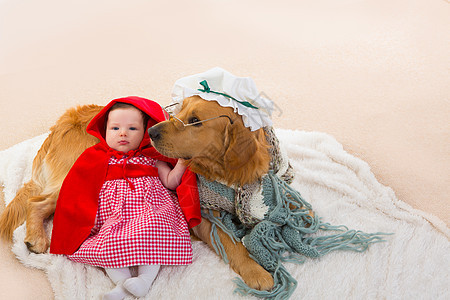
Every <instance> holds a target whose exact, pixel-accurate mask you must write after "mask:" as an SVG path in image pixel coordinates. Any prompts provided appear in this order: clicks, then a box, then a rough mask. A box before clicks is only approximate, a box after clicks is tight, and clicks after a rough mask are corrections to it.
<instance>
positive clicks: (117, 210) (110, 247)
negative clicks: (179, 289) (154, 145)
mask: <svg viewBox="0 0 450 300" xmlns="http://www.w3.org/2000/svg"><path fill="white" fill-rule="evenodd" d="M155 162H156V161H155V160H154V159H152V158H149V157H145V156H142V155H141V156H138V157H133V158H130V159H129V160H128V161H126V163H131V164H143V165H151V166H155ZM123 163H124V158H121V159H117V158H115V157H112V158H111V159H110V161H109V164H123ZM128 180H129V181H131V182H132V183H133V184H134V190H132V189H131V188H130V185H129V183H128V182H127V181H126V180H125V179H114V180H109V181H105V183H104V184H103V186H102V188H101V191H100V196H99V204H98V211H97V220H96V223H95V226H94V228H93V229H92V231H91V235H90V236H89V237H88V238H87V239H86V240H85V241H84V242H83V244H82V245H81V246H80V248H79V249H78V250H77V251H76V252H75V253H74V254H72V255H69V256H68V258H69V259H71V260H72V261H76V262H81V263H85V264H90V265H94V266H98V267H103V268H123V267H130V266H136V265H186V264H190V263H192V245H191V240H190V236H189V229H188V225H187V223H186V220H185V217H184V215H183V213H182V212H181V208H180V206H179V204H178V200H177V198H176V196H175V195H174V194H173V193H172V192H170V191H169V190H168V189H166V188H165V187H164V186H163V184H162V183H161V180H160V179H159V177H151V176H144V177H137V178H128Z"/></svg>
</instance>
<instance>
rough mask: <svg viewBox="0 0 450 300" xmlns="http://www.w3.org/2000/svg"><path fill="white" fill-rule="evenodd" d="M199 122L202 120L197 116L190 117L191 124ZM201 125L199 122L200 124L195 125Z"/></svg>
mask: <svg viewBox="0 0 450 300" xmlns="http://www.w3.org/2000/svg"><path fill="white" fill-rule="evenodd" d="M197 122H200V120H199V119H197V118H196V117H192V118H189V124H193V123H197ZM201 125H202V124H201V123H199V124H195V125H194V126H201Z"/></svg>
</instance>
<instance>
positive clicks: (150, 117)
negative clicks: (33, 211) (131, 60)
mask: <svg viewBox="0 0 450 300" xmlns="http://www.w3.org/2000/svg"><path fill="white" fill-rule="evenodd" d="M149 101H150V100H147V99H143V98H138V97H128V98H122V99H117V100H113V101H112V103H110V104H109V105H107V106H106V107H105V109H103V110H102V111H101V112H100V113H99V114H98V115H97V116H96V117H94V119H93V120H92V121H91V123H90V124H89V126H88V132H89V133H90V134H93V135H94V136H96V137H98V138H99V139H100V143H99V144H97V145H96V146H93V147H91V148H92V149H94V150H92V149H91V148H89V149H87V150H86V151H85V153H86V154H85V153H83V154H82V155H81V156H80V158H79V159H78V160H77V162H76V163H75V165H74V167H72V169H71V171H70V172H69V174H68V176H67V177H66V179H65V181H64V184H63V187H62V189H61V193H60V198H59V199H58V201H57V208H56V211H55V218H54V229H53V233H52V242H51V248H50V252H51V253H55V254H66V255H67V257H68V258H69V259H70V260H72V261H76V262H81V263H85V264H90V265H93V266H98V267H102V268H104V269H105V272H106V274H107V275H108V276H109V278H110V279H111V280H112V281H113V282H114V283H115V285H116V286H115V288H114V289H112V290H111V291H109V292H108V293H106V294H105V295H104V297H103V298H104V299H123V298H124V297H126V296H127V295H129V294H132V295H133V296H135V297H143V296H145V295H146V294H147V293H148V292H149V290H150V287H151V285H152V283H153V281H154V279H155V277H156V275H157V274H158V271H159V269H160V266H161V265H186V264H190V263H191V262H192V246H191V241H190V236H189V225H190V226H191V227H192V226H195V225H197V224H198V223H199V222H200V205H199V203H198V193H196V190H193V192H192V193H189V195H188V197H187V198H188V199H187V200H186V199H185V200H184V202H185V203H186V206H188V207H189V209H188V210H187V211H188V214H189V215H186V216H185V215H184V214H183V209H182V207H180V204H179V202H178V199H177V197H176V196H175V195H174V193H173V192H172V191H171V190H175V189H177V187H179V186H180V184H182V178H184V177H183V176H184V174H185V172H186V173H188V172H189V171H188V170H187V171H186V165H185V164H184V163H183V161H181V160H178V162H176V164H175V167H174V168H172V167H171V166H170V165H169V163H168V162H172V163H174V161H173V160H171V159H168V158H166V157H164V156H162V155H161V154H159V153H157V152H156V150H155V149H154V148H153V147H152V146H151V145H150V139H149V137H148V134H147V129H148V127H149V126H150V125H152V124H156V123H157V122H159V121H161V120H162V119H163V118H164V112H163V111H162V109H161V108H160V106H159V105H157V106H155V105H153V103H155V102H153V101H150V102H153V103H150V102H149ZM149 104H150V105H151V107H150V108H149V107H148V106H149ZM96 147H97V148H96ZM90 149H91V150H90ZM91 152H92V153H93V154H92V153H91ZM99 157H100V159H99ZM87 161H92V169H91V170H89V172H88V173H94V172H96V171H99V173H100V174H98V176H97V177H102V176H103V183H102V184H101V186H100V187H99V188H98V187H97V188H93V189H94V190H95V189H96V190H95V191H97V190H98V192H95V193H91V194H97V196H96V199H95V201H94V200H91V201H90V202H89V203H88V205H87V206H92V207H91V208H89V209H86V208H84V209H80V207H84V205H83V206H82V205H81V203H79V204H78V206H80V207H78V208H77V210H76V211H73V209H67V206H66V205H64V203H73V202H77V201H78V200H77V199H73V198H74V196H73V194H74V193H73V192H71V193H69V192H65V191H66V190H67V189H68V188H67V187H65V186H66V185H67V186H69V187H70V186H71V185H72V184H73V183H67V184H66V182H69V181H71V180H74V178H75V177H76V176H78V177H81V180H82V181H84V183H83V188H82V189H88V190H89V189H91V187H90V185H91V184H93V185H94V186H95V185H98V184H95V183H93V182H91V180H87V179H83V177H84V176H82V175H81V176H80V175H72V173H76V174H77V173H80V172H78V171H77V168H78V165H80V164H81V165H86V162H87ZM94 161H95V162H94ZM101 164H105V166H103V167H101ZM97 165H98V166H97ZM72 170H73V171H72ZM105 172H106V175H104V173H105ZM188 175H189V174H188ZM74 176H75V177H74ZM88 177H89V176H88ZM91 177H93V176H91ZM77 180H80V178H78V179H77ZM194 180H195V176H194ZM193 183H194V181H193V180H192V179H191V181H190V182H189V186H192V184H193ZM195 184H196V183H194V186H193V187H194V188H195V189H196V185H195ZM76 197H79V196H78V195H77V196H76ZM185 198H186V197H185ZM68 199H70V200H68ZM193 206H194V207H195V209H194V210H192V207H193ZM197 206H198V209H197ZM192 211H194V213H192ZM84 214H86V215H88V216H89V217H86V215H84ZM67 218H75V219H77V220H81V221H80V222H81V223H89V222H86V221H85V219H90V220H91V221H90V223H91V224H92V225H91V226H89V227H90V228H88V229H89V232H87V236H85V237H84V238H83V239H82V240H80V238H78V239H77V240H78V243H80V244H78V245H76V246H71V248H72V249H69V250H68V249H66V248H68V247H65V246H61V245H60V244H61V242H60V239H62V238H63V237H60V234H59V233H58V230H60V229H59V228H62V227H66V226H67V222H74V221H63V220H64V219H67ZM186 219H187V220H186ZM188 222H189V225H188ZM77 223H79V222H78V221H77ZM80 226H82V225H80ZM83 227H85V226H83ZM77 230H79V228H78V226H77V227H75V228H71V229H63V230H62V231H64V232H67V231H71V232H74V231H77ZM66 234H67V233H66ZM74 234H75V235H76V233H74ZM69 235H70V234H69ZM64 238H65V239H67V236H66V237H64ZM75 244H76V243H75ZM75 247H76V248H75ZM60 248H63V249H60ZM73 250H75V251H73ZM133 266H137V271H138V276H136V277H132V275H131V272H130V267H133Z"/></svg>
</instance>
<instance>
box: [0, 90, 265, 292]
mask: <svg viewBox="0 0 450 300" xmlns="http://www.w3.org/2000/svg"><path fill="white" fill-rule="evenodd" d="M101 109H102V107H101V106H97V105H86V106H79V107H77V108H72V109H69V110H68V111H67V112H66V113H65V114H64V115H62V116H61V118H60V119H59V120H58V121H57V123H56V124H55V125H54V126H53V127H52V128H51V133H50V135H49V136H48V137H47V139H46V140H45V141H44V143H43V145H42V146H41V148H40V150H39V151H38V153H37V155H36V157H35V158H34V161H33V167H32V178H31V180H30V181H29V182H27V183H26V184H24V186H23V187H22V188H21V189H19V191H18V192H17V195H16V197H15V198H14V199H13V200H12V201H11V203H10V204H9V205H8V206H7V207H6V208H5V210H4V212H3V213H2V215H1V216H0V236H1V237H3V238H4V239H6V240H12V235H13V232H14V230H15V229H16V228H17V227H18V226H20V225H21V224H22V223H23V222H24V221H26V237H25V240H24V242H25V243H26V245H27V247H28V249H29V250H30V251H32V252H35V253H44V252H46V251H47V249H48V247H49V243H50V242H49V238H48V235H49V233H46V232H45V229H44V221H45V220H46V219H47V218H49V217H50V216H52V214H53V213H54V211H55V207H56V201H57V199H58V195H59V190H60V188H61V185H62V182H63V180H64V178H65V176H66V175H67V173H68V172H69V170H70V168H71V167H72V165H73V164H74V162H75V161H76V159H77V158H78V157H79V155H80V154H81V153H82V152H83V151H84V150H85V149H86V148H88V147H90V146H92V145H94V144H96V143H98V140H97V139H96V138H94V137H93V136H91V135H89V134H87V133H86V126H87V124H88V123H89V122H90V120H91V119H92V118H93V117H94V116H95V115H96V114H97V113H98V112H99V111H100V110H101ZM216 117H218V118H216ZM176 118H177V119H175V118H171V119H170V120H168V121H165V122H161V123H159V124H157V125H155V126H154V127H152V128H151V129H150V130H149V134H150V135H151V136H152V138H153V139H154V140H153V144H154V146H155V147H156V148H157V149H158V151H160V152H161V153H162V154H164V155H166V156H169V157H174V158H184V159H186V161H187V163H188V164H189V166H190V168H191V170H192V171H193V172H196V173H198V174H201V175H203V176H204V177H205V178H207V179H209V180H220V181H221V182H226V183H227V184H228V185H232V184H245V183H250V182H253V181H255V180H257V179H258V178H260V177H261V176H262V175H263V174H265V173H266V172H267V170H268V168H269V162H270V157H269V154H268V145H267V142H266V139H265V136H264V132H263V130H262V129H260V130H257V131H254V132H251V131H250V130H249V129H248V128H246V127H244V125H243V122H242V119H241V117H240V116H238V115H237V114H235V113H234V112H233V110H232V109H231V108H224V107H221V106H219V105H218V104H217V103H216V102H214V101H212V102H210V101H205V100H203V99H201V98H200V97H198V96H193V97H191V98H187V99H185V100H184V103H183V106H182V109H181V111H180V112H179V113H178V114H177V116H176ZM211 118H216V119H212V120H210V121H206V122H202V123H197V124H195V125H193V126H184V125H183V123H184V124H190V123H194V122H197V121H202V120H207V119H211ZM180 120H181V121H182V122H183V123H182V122H180ZM210 231H211V223H210V222H209V221H208V220H206V219H203V220H202V223H201V224H200V225H198V226H196V227H194V229H193V234H194V235H195V236H197V237H198V238H199V239H201V240H202V241H204V242H205V243H207V244H208V245H209V246H210V247H211V248H213V246H212V241H211V237H210ZM219 236H220V238H221V241H222V243H223V245H224V249H225V252H226V254H227V257H228V260H229V263H230V266H231V268H232V269H233V270H234V271H235V272H236V273H238V274H239V275H240V276H241V277H242V279H243V280H244V282H245V283H246V284H247V285H248V286H249V287H251V288H254V289H259V290H270V289H271V288H272V287H273V284H274V281H273V278H272V276H271V275H270V273H269V272H267V271H266V270H265V269H264V268H263V267H261V266H260V265H259V264H257V263H256V262H255V261H254V260H253V259H252V258H250V256H249V253H248V251H247V249H246V248H245V247H244V246H243V245H242V243H236V244H235V243H234V242H233V241H232V240H231V239H230V237H229V236H228V235H227V234H226V233H224V232H222V231H221V230H220V229H219Z"/></svg>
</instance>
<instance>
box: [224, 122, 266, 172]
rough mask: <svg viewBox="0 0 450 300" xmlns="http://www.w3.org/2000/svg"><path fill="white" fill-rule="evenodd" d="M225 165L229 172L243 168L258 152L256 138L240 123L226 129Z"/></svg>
mask: <svg viewBox="0 0 450 300" xmlns="http://www.w3.org/2000/svg"><path fill="white" fill-rule="evenodd" d="M225 149H226V150H225V155H224V164H225V165H226V167H227V169H229V170H236V169H239V168H242V167H243V166H244V165H245V164H246V163H248V162H249V161H250V160H251V158H252V157H253V156H254V155H255V154H256V152H257V150H258V146H257V140H256V137H255V136H254V135H253V134H252V133H251V131H250V130H249V129H248V128H246V127H244V126H243V125H241V124H239V123H234V124H228V126H227V128H226V129H225Z"/></svg>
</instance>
